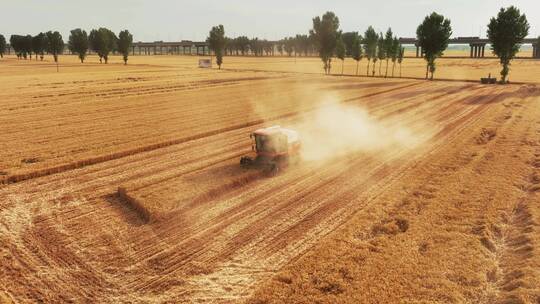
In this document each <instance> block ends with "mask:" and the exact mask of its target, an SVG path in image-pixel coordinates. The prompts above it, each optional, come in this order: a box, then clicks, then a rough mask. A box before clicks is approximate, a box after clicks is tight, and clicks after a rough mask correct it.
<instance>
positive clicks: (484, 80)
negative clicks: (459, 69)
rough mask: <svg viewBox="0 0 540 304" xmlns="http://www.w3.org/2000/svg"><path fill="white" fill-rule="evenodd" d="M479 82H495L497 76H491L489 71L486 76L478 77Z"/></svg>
mask: <svg viewBox="0 0 540 304" xmlns="http://www.w3.org/2000/svg"><path fill="white" fill-rule="evenodd" d="M480 83H482V84H496V83H497V78H495V77H491V73H489V76H488V77H487V78H480Z"/></svg>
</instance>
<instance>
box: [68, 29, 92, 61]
mask: <svg viewBox="0 0 540 304" xmlns="http://www.w3.org/2000/svg"><path fill="white" fill-rule="evenodd" d="M68 48H69V50H70V51H71V52H72V53H74V54H77V55H79V59H80V60H81V63H83V62H84V58H86V53H87V52H88V34H86V31H83V30H81V29H74V30H72V31H71V35H69V40H68Z"/></svg>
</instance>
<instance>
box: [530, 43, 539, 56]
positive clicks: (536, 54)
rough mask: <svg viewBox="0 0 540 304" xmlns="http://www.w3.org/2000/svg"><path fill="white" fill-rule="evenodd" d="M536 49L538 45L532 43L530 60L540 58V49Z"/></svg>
mask: <svg viewBox="0 0 540 304" xmlns="http://www.w3.org/2000/svg"><path fill="white" fill-rule="evenodd" d="M538 47H539V45H537V44H536V43H533V45H532V48H533V53H532V58H540V49H539V48H538Z"/></svg>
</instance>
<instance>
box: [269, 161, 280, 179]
mask: <svg viewBox="0 0 540 304" xmlns="http://www.w3.org/2000/svg"><path fill="white" fill-rule="evenodd" d="M267 174H268V176H276V175H278V174H279V165H278V164H276V163H271V164H270V165H269V167H268V169H267Z"/></svg>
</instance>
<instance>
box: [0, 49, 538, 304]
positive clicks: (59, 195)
mask: <svg viewBox="0 0 540 304" xmlns="http://www.w3.org/2000/svg"><path fill="white" fill-rule="evenodd" d="M65 57H66V58H65V60H66V61H68V62H69V60H71V58H72V57H70V56H65ZM75 59H76V58H75V56H73V62H70V63H69V66H66V67H65V68H64V69H63V70H61V73H56V69H55V68H54V66H53V65H52V64H51V63H48V62H45V63H40V62H38V63H34V62H32V66H30V65H25V64H26V63H28V62H24V61H22V60H21V61H17V60H15V59H13V58H8V60H5V61H4V60H2V61H0V65H2V69H0V78H1V80H2V81H0V86H2V88H3V90H0V117H1V118H0V120H1V123H0V124H2V127H3V128H4V129H3V130H7V131H8V132H7V134H6V135H5V137H3V139H4V138H5V140H4V141H2V143H0V144H2V145H4V144H6V146H3V147H4V149H0V168H1V170H2V171H5V172H7V173H8V175H7V176H11V175H23V174H30V173H31V172H34V171H40V170H46V169H47V168H54V167H56V166H62V165H64V164H68V163H76V162H78V161H81V160H86V159H93V158H96V157H100V156H102V155H114V154H115V153H119V152H122V151H136V150H137V149H140V148H143V147H147V146H151V145H156V144H159V143H164V142H171V141H174V140H179V139H182V138H187V137H190V136H194V135H197V134H203V133H205V132H211V131H214V130H221V129H224V128H228V127H231V126H235V125H241V124H245V123H248V122H252V121H258V120H261V119H262V120H264V121H267V120H268V119H270V118H273V117H280V115H285V114H287V113H291V112H300V113H301V112H304V111H306V110H309V109H312V108H313V107H316V106H317V105H316V104H315V103H314V100H316V101H318V100H319V99H324V98H325V96H326V94H325V93H328V94H329V95H331V96H334V98H335V99H337V100H339V101H342V103H340V105H341V106H344V107H346V108H349V107H361V108H363V109H364V110H365V112H366V113H367V115H369V116H370V117H371V118H373V119H374V120H376V121H380V123H381V129H388V128H390V129H391V127H392V126H393V125H401V126H405V127H407V128H408V129H409V130H410V131H411V132H413V133H414V134H415V135H416V136H418V137H420V138H421V139H422V142H423V143H424V144H423V145H421V146H419V147H417V149H415V148H412V149H410V148H406V147H405V148H404V147H401V146H395V145H389V146H388V149H387V150H386V149H385V151H383V152H384V153H383V152H380V153H377V152H373V151H361V152H356V153H350V154H347V155H344V156H342V157H337V158H336V159H332V161H330V162H329V163H324V164H320V163H318V162H315V163H307V162H306V163H302V164H301V165H300V166H298V167H295V168H291V169H290V170H285V171H284V172H283V173H282V174H280V175H279V176H277V177H275V178H271V179H261V178H259V177H258V176H257V174H258V172H257V171H249V170H246V171H242V170H241V169H240V167H239V165H238V160H239V157H240V156H241V155H243V154H247V153H249V148H250V140H249V137H248V134H249V132H251V131H252V130H253V129H256V128H259V127H264V126H266V124H263V125H250V126H247V127H244V128H240V129H234V130H229V131H227V132H222V133H217V134H212V135H209V136H207V137H201V138H198V139H194V140H191V141H187V142H182V143H178V144H172V145H169V146H165V147H160V148H157V149H150V150H148V151H142V152H135V153H134V154H131V155H126V156H122V157H118V158H113V159H110V160H104V161H102V162H97V163H94V164H92V165H86V166H82V167H80V168H77V170H71V169H69V170H65V171H63V172H58V174H52V175H44V176H41V177H40V178H31V179H26V180H21V181H19V182H17V183H10V184H6V185H2V186H0V243H2V244H3V246H1V247H0V256H1V257H3V258H4V260H6V261H9V262H7V263H0V273H2V274H3V275H2V276H0V286H2V287H3V288H4V289H5V290H7V291H9V294H8V297H10V298H13V299H16V300H17V301H18V302H32V303H33V302H39V301H41V302H67V301H72V302H85V301H94V302H105V303H117V302H126V303H127V302H131V303H138V302H177V303H182V302H239V301H242V300H243V299H246V298H247V297H249V296H250V295H251V294H252V292H253V291H254V290H255V289H256V288H257V287H256V285H257V284H259V283H261V282H265V281H266V282H267V283H268V284H269V285H268V286H269V287H268V288H269V289H264V288H263V289H261V290H259V291H258V292H256V293H255V297H259V298H258V300H265V301H267V302H295V301H296V302H315V301H321V302H334V303H335V302H346V301H347V300H349V301H351V302H355V303H357V302H360V303H361V302H362V300H364V299H362V298H359V297H365V299H366V298H367V300H366V301H364V302H369V300H370V299H371V300H372V299H378V300H380V301H381V302H384V301H385V302H395V300H396V299H397V297H399V296H402V297H401V298H400V299H401V300H402V301H403V300H404V299H405V301H407V302H414V301H424V302H433V301H438V302H442V303H447V302H483V303H496V302H499V301H500V302H504V301H506V302H510V301H519V300H521V301H523V302H525V303H535V301H538V299H537V295H536V294H538V292H539V291H538V290H536V289H535V287H536V286H540V284H538V278H539V277H540V276H539V275H538V272H537V271H536V269H537V268H538V267H536V266H537V265H538V259H537V257H538V254H537V250H536V249H537V248H536V247H537V244H538V243H539V242H540V241H539V239H538V235H539V234H538V231H537V229H536V228H537V226H536V225H534V224H533V223H537V222H538V219H539V218H540V214H539V213H538V208H537V204H536V201H537V199H538V197H537V196H538V192H537V191H536V190H535V189H536V188H535V187H537V186H538V184H537V183H536V180H537V178H536V175H535V174H540V173H539V172H538V166H536V164H537V163H538V162H539V159H540V150H538V143H539V141H538V137H537V136H538V134H540V133H538V130H540V124H539V123H538V119H537V117H539V115H538V107H537V106H536V104H537V101H538V98H539V96H540V94H538V89H537V88H536V86H534V85H533V86H518V85H512V86H494V87H486V86H480V85H477V84H473V83H470V82H469V83H461V82H442V81H440V82H423V81H413V80H406V81H403V80H392V79H372V78H369V79H368V78H364V77H362V78H356V77H320V76H318V75H311V76H310V75H305V74H295V73H282V72H267V71H258V72H250V71H242V70H241V69H242V68H245V69H252V70H254V69H262V70H275V71H277V70H290V71H300V69H302V68H306V69H307V70H308V72H309V70H313V71H319V70H320V61H319V60H316V59H315V58H307V59H304V58H301V59H298V64H297V65H296V66H293V65H292V62H291V60H292V59H289V58H275V59H272V58H264V59H261V58H250V59H245V58H236V57H235V58H229V59H228V60H229V61H227V65H228V66H229V67H233V68H235V69H236V71H218V70H199V69H197V68H193V67H195V66H196V59H197V58H196V57H189V58H187V57H168V56H156V57H152V56H150V57H133V58H132V59H130V62H133V63H135V64H133V65H128V66H127V67H124V66H123V65H120V64H114V62H115V60H117V62H118V63H120V62H121V59H120V58H118V57H113V58H112V59H111V60H112V62H113V64H110V65H107V66H105V65H98V64H92V63H90V64H88V65H86V64H85V65H80V64H77V65H76V64H74V63H75ZM89 60H90V61H91V62H92V61H94V62H95V61H97V59H96V58H95V57H90V58H89ZM138 60H140V61H141V62H139V63H145V64H137V61H138ZM142 61H144V62H142ZM467 62H471V63H472V62H474V60H471V61H467V60H461V59H460V60H457V61H445V62H442V63H441V64H442V65H443V66H444V67H443V68H441V71H443V70H445V69H446V68H449V67H450V69H449V71H452V72H456V71H461V72H460V73H462V74H463V73H465V72H466V71H467V69H468V68H470V67H467V66H466V64H467ZM484 62H485V63H486V64H485V65H484V64H482V66H480V67H479V70H478V71H475V72H474V73H483V72H485V71H486V69H489V67H490V66H492V62H491V61H489V60H486V61H482V63H484ZM530 62H531V63H532V61H530ZM420 63H421V60H411V62H410V65H409V66H407V63H405V65H404V67H403V68H404V71H405V70H406V69H407V68H410V69H411V70H410V72H411V73H414V71H415V70H418V71H420V70H419V68H420ZM450 63H452V64H455V65H452V66H450V65H449V64H450ZM349 64H350V63H349V61H346V63H345V65H346V69H348V66H349ZM364 64H365V62H364ZM534 66H535V65H534V64H530V66H529V67H527V68H526V69H532V68H534ZM4 67H5V69H4ZM514 67H516V70H519V69H521V68H523V66H521V63H519V62H516V64H515V65H514ZM417 68H418V69H417ZM49 69H50V71H49ZM514 72H515V70H513V73H514ZM442 73H444V72H442ZM474 73H473V74H471V75H472V76H470V77H471V79H475V78H476V75H475V74H474ZM28 75H31V76H32V77H33V78H32V79H30V78H29V76H28ZM441 75H442V74H441ZM456 75H458V74H456ZM458 76H459V75H458ZM525 76H526V75H525ZM525 76H523V75H522V76H521V77H525ZM456 77H457V76H456ZM34 78H35V79H34ZM244 78H245V79H246V80H242V79H244ZM276 78H279V79H276ZM529 78H530V77H529ZM36 79H37V80H36ZM134 79H136V80H137V81H133V80H134ZM213 80H216V81H213ZM15 87H16V88H18V89H17V92H15V91H14V90H13V88H15ZM78 91H80V92H81V94H80V95H76V94H74V93H76V92H78ZM102 93H106V95H103V96H102V95H100V94H102ZM149 101H151V102H149ZM4 102H5V103H4ZM349 109H350V108H349ZM51 112H54V113H55V115H54V116H53V117H51V115H50V113H51ZM315 113H317V111H316V110H315ZM312 114H313V113H312V112H309V113H305V115H302V114H299V115H293V116H290V117H283V118H279V119H277V121H272V122H269V121H267V123H268V124H274V123H276V124H281V125H284V126H288V125H291V124H293V123H295V122H297V123H299V124H301V123H302V122H303V121H304V120H305V119H306V118H309V117H312V116H313V115H312ZM310 115H311V116H310ZM487 122H489V123H487ZM482 128H485V129H486V130H496V136H494V137H491V139H490V140H488V141H487V142H486V143H485V144H480V145H479V144H477V143H476V138H477V137H478V136H481V134H482ZM488 137H489V136H488ZM6 147H8V148H7V149H6ZM34 157H35V158H38V159H39V160H40V161H39V162H37V163H31V164H27V163H21V159H23V158H34ZM252 174H253V175H252ZM4 177H6V175H4ZM0 178H2V176H0ZM205 178H206V179H205ZM79 199H80V200H79ZM130 200H131V201H132V202H131V203H128V201H130ZM77 202H79V203H77ZM81 202H82V203H81ZM149 204H150V205H149ZM152 208H154V209H152ZM51 210H52V211H53V212H50V211H51ZM343 223H350V224H345V225H344V226H343V227H344V228H343V229H340V228H339V227H340V226H341V225H342V224H343ZM334 229H339V230H338V231H337V232H336V233H335V234H332V235H331V236H330V237H329V238H325V236H327V235H328V234H329V233H332V231H333V230H334ZM4 232H5V233H4ZM500 235H502V236H508V237H503V238H500V237H499V236H500ZM321 240H322V241H321ZM317 244H320V245H317ZM313 246H315V247H313ZM311 257H314V259H313V260H312V259H311ZM294 261H297V262H294ZM310 261H312V263H311V262H310ZM291 262H292V264H290V263H291ZM484 266H485V267H484ZM306 269H308V270H310V271H306ZM282 270H283V271H282ZM311 270H312V271H311ZM275 273H278V274H279V278H278V279H277V280H273V279H272V275H273V274H275ZM264 286H267V285H264ZM358 290H361V292H358ZM382 290H384V293H383V292H382ZM535 293H536V294H535ZM392 296H395V297H394V298H392ZM351 299H353V300H351ZM354 300H357V301H354Z"/></svg>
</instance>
